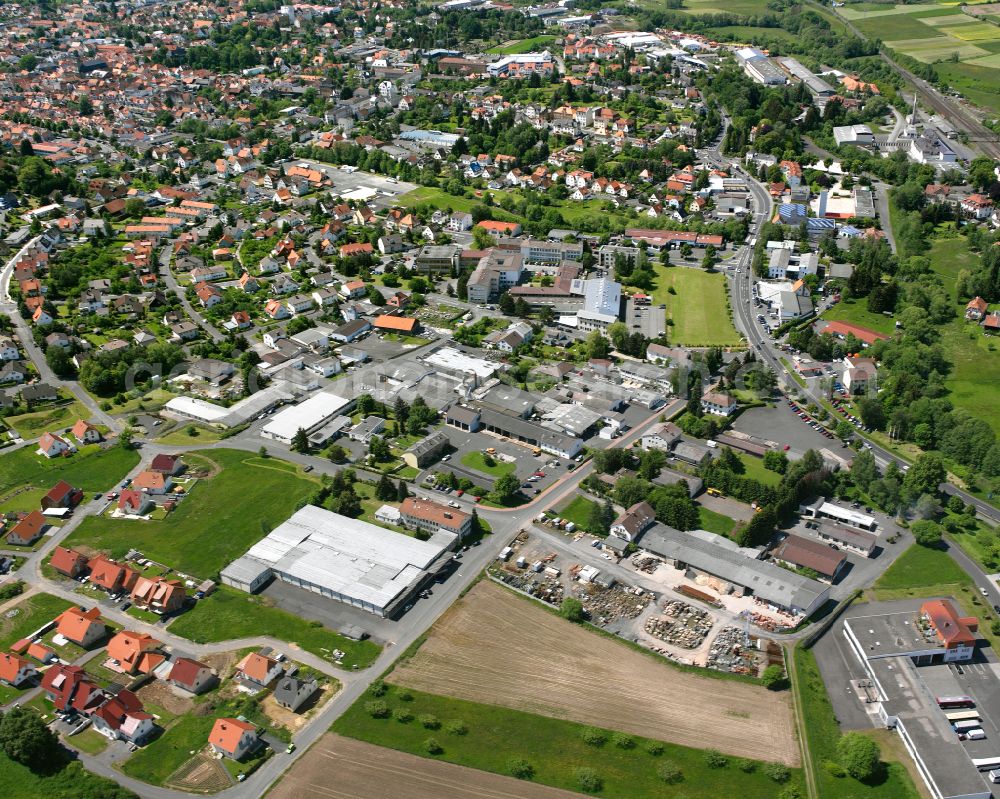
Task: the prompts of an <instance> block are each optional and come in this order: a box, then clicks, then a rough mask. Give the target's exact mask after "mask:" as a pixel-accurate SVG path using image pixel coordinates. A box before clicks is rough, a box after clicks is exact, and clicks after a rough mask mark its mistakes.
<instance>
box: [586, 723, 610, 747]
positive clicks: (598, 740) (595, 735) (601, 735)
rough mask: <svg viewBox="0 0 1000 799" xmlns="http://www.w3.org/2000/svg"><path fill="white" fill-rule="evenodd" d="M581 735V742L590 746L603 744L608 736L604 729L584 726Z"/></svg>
mask: <svg viewBox="0 0 1000 799" xmlns="http://www.w3.org/2000/svg"><path fill="white" fill-rule="evenodd" d="M582 737H583V742H584V743H585V744H590V745H591V746H604V744H605V743H606V742H607V740H608V736H607V734H606V733H605V732H604V730H599V729H597V727H586V728H585V729H584V731H583V733H582Z"/></svg>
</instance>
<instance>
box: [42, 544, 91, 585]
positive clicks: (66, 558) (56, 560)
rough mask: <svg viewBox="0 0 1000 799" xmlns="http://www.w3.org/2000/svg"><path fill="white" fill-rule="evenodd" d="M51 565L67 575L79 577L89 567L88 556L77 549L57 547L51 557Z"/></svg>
mask: <svg viewBox="0 0 1000 799" xmlns="http://www.w3.org/2000/svg"><path fill="white" fill-rule="evenodd" d="M49 565H50V566H51V567H52V568H53V569H55V570H56V571H57V572H59V573H60V574H65V575H66V576H67V577H73V578H76V577H79V576H80V575H81V574H82V573H83V571H84V569H86V568H87V556H86V555H84V554H82V553H80V552H77V551H76V550H75V549H67V548H65V547H56V548H55V551H53V553H52V557H51V558H49Z"/></svg>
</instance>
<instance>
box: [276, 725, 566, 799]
mask: <svg viewBox="0 0 1000 799" xmlns="http://www.w3.org/2000/svg"><path fill="white" fill-rule="evenodd" d="M331 774H336V775H337V776H336V783H337V787H336V789H331V787H330V775H331ZM269 795H270V796H271V797H273V799H331V798H333V797H335V798H336V799H441V797H443V796H447V797H448V798H449V799H511V798H512V797H518V799H572V798H573V797H578V796H579V794H576V793H571V792H570V791H562V790H559V789H558V788H549V787H548V786H545V785H536V784H534V783H531V782H527V781H524V780H516V779H514V778H513V777H503V776H500V775H499V774H490V773H488V772H485V771H478V770H476V769H470V768H466V767H465V766H456V765H454V764H452V763H442V762H439V761H436V760H431V759H429V758H426V757H417V756H416V755H410V754H407V753H405V752H397V751H395V750H394V749H385V748H383V747H381V746H374V745H372V744H369V743H364V742H362V741H355V740H352V739H351V738H342V737H341V736H339V735H334V734H333V733H327V734H326V735H324V736H323V737H322V738H321V739H320V740H319V743H318V744H316V746H314V747H313V748H312V749H311V750H310V751H309V752H308V753H307V754H306V755H305V756H304V757H303V758H302V759H301V760H300V761H299V762H298V763H296V764H295V768H293V769H292V770H291V771H289V772H288V774H287V776H286V777H285V778H284V779H283V780H282V781H281V782H280V783H278V785H277V787H276V788H275V789H274V790H273V791H271V793H270V794H269Z"/></svg>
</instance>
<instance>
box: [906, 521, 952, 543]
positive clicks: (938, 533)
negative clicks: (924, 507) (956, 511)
mask: <svg viewBox="0 0 1000 799" xmlns="http://www.w3.org/2000/svg"><path fill="white" fill-rule="evenodd" d="M910 532H911V533H913V539H914V541H916V542H917V543H918V544H920V546H922V547H931V548H937V547H940V546H941V540H942V534H943V532H944V530H943V529H942V527H941V525H940V524H938V523H937V522H933V521H931V520H930V519H921V520H920V521H916V522H913V524H911V525H910Z"/></svg>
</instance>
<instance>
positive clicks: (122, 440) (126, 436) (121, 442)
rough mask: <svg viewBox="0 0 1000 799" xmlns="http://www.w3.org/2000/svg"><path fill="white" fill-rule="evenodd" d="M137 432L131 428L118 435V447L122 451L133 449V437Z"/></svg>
mask: <svg viewBox="0 0 1000 799" xmlns="http://www.w3.org/2000/svg"><path fill="white" fill-rule="evenodd" d="M134 435H135V431H134V430H133V429H132V428H131V427H126V428H125V429H124V430H122V431H121V432H120V433H119V434H118V446H119V447H121V448H122V449H132V436H134Z"/></svg>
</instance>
